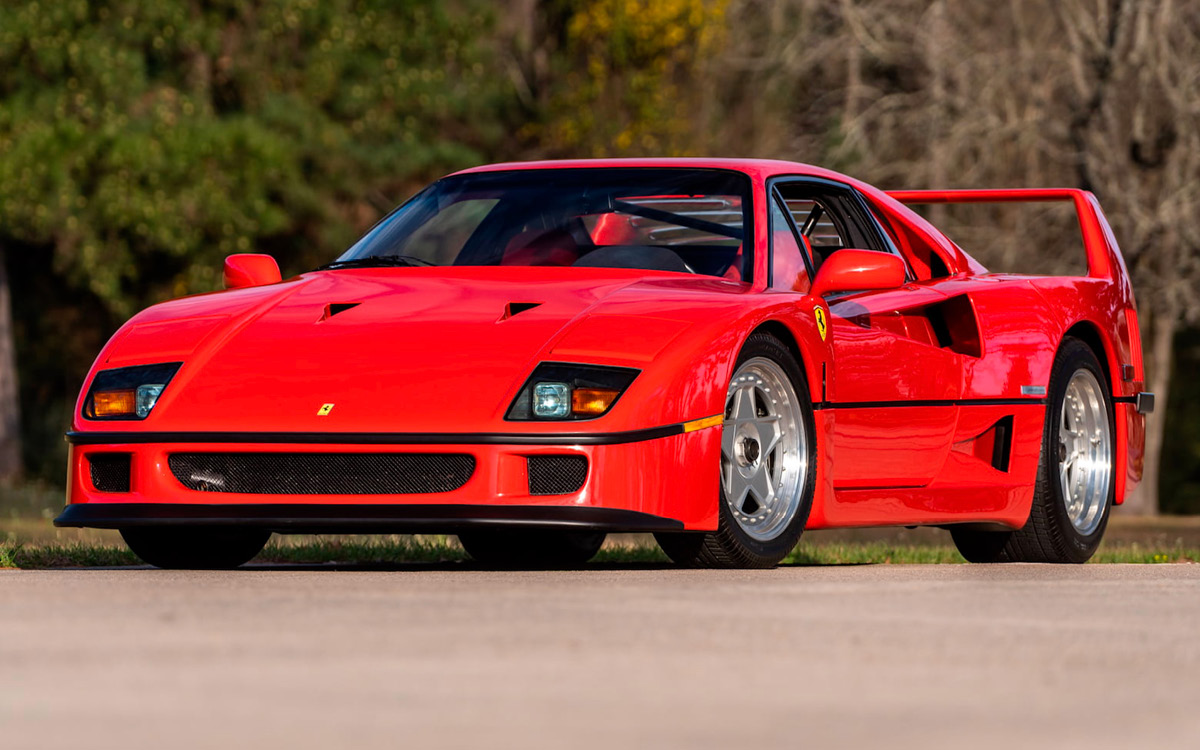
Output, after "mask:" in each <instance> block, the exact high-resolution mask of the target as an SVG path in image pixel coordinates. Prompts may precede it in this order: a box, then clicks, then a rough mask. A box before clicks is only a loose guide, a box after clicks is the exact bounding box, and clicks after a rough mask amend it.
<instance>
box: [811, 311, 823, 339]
mask: <svg viewBox="0 0 1200 750" xmlns="http://www.w3.org/2000/svg"><path fill="white" fill-rule="evenodd" d="M813 317H814V318H816V319H817V333H819V334H821V340H822V341H824V340H825V331H826V327H825V308H823V307H814V308H813Z"/></svg>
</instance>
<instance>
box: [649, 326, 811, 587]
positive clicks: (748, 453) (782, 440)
mask: <svg viewBox="0 0 1200 750" xmlns="http://www.w3.org/2000/svg"><path fill="white" fill-rule="evenodd" d="M800 394H805V396H801V395H800ZM812 424H813V420H812V406H811V404H809V401H808V398H807V388H806V387H805V380H804V374H803V373H802V372H801V370H800V366H799V365H798V364H797V363H796V360H795V358H794V357H792V355H791V354H790V353H789V352H788V350H787V349H786V348H785V347H784V346H783V344H781V343H780V342H779V340H778V339H776V338H774V337H773V336H770V335H768V334H765V333H756V334H754V335H752V336H751V337H750V338H749V340H747V342H746V345H745V346H744V347H742V351H741V353H740V354H739V355H738V361H737V366H736V368H735V369H734V373H733V377H732V378H731V379H730V382H729V390H728V391H727V393H726V397H725V422H724V426H723V427H722V432H721V476H720V482H721V505H720V517H719V522H718V527H717V530H716V531H715V532H712V533H700V534H697V533H669V534H668V533H663V534H657V535H656V538H657V539H658V543H659V545H660V546H662V548H663V551H664V552H666V553H667V556H668V557H670V558H671V559H672V560H674V561H675V562H677V563H679V564H680V565H688V566H693V567H709V568H770V567H774V566H775V565H776V564H778V563H779V561H780V560H782V559H783V558H784V557H786V556H787V554H788V553H789V552H791V551H792V548H794V547H795V546H796V543H797V542H798V541H800V535H801V534H802V533H803V532H804V525H805V523H806V522H807V521H808V512H809V509H810V508H811V506H812V494H813V488H814V482H813V479H812V476H813V474H814V468H815V466H816V444H815V441H814V440H813V427H812Z"/></svg>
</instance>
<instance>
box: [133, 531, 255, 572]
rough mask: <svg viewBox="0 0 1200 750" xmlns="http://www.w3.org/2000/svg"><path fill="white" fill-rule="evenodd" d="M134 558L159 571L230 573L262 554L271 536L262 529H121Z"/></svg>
mask: <svg viewBox="0 0 1200 750" xmlns="http://www.w3.org/2000/svg"><path fill="white" fill-rule="evenodd" d="M121 536H122V538H124V539H125V544H127V545H129V549H131V550H133V554H135V555H137V556H138V557H140V558H141V559H142V560H143V561H145V562H146V563H148V564H150V565H153V566H154V567H156V568H168V569H175V570H229V569H231V568H236V567H238V566H239V565H244V564H245V563H248V562H250V561H251V560H253V559H254V556H255V555H257V554H258V553H259V552H262V548H263V547H265V546H266V544H267V540H268V539H270V538H271V532H269V531H264V530H262V529H239V528H225V527H211V528H134V529H121Z"/></svg>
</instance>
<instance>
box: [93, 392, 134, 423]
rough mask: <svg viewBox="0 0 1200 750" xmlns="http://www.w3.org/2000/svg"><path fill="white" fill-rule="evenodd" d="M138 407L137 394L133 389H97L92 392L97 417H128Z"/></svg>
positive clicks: (94, 411) (94, 412) (94, 414)
mask: <svg viewBox="0 0 1200 750" xmlns="http://www.w3.org/2000/svg"><path fill="white" fill-rule="evenodd" d="M136 409H137V396H136V394H135V393H134V391H133V389H129V390H122V391H97V392H96V393H93V394H92V414H91V415H90V416H96V417H127V416H129V415H131V414H133V413H134V412H135V411H136Z"/></svg>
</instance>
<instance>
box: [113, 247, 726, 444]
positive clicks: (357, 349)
mask: <svg viewBox="0 0 1200 750" xmlns="http://www.w3.org/2000/svg"><path fill="white" fill-rule="evenodd" d="M682 281H683V283H684V284H690V285H691V289H692V290H693V291H695V290H696V289H697V288H699V289H701V290H703V291H708V292H711V291H713V289H717V290H720V289H724V290H725V291H729V290H730V287H729V285H728V283H727V282H721V281H719V280H715V279H714V280H711V281H709V280H700V279H691V278H685V279H683V280H682ZM680 283H681V281H680V279H679V277H678V275H664V276H662V277H649V278H648V277H646V276H645V273H644V272H637V271H625V270H611V271H608V270H604V271H597V270H596V269H569V268H568V269H555V271H554V272H552V273H547V272H546V269H529V268H520V269H504V268H489V269H468V268H462V269H446V268H428V269H426V268H420V269H416V268H404V269H358V270H339V271H332V272H320V273H312V274H307V275H304V276H301V277H298V278H296V279H292V280H289V281H286V282H283V283H280V284H276V285H272V286H268V287H256V288H251V289H239V290H231V291H228V292H220V293H215V294H210V295H199V296H196V297H191V298H185V299H182V300H176V301H173V302H169V303H164V304H163V305H159V306H156V307H155V308H151V309H150V310H147V311H146V312H144V313H142V314H141V315H139V316H138V317H136V318H135V319H134V320H132V321H130V323H129V324H127V325H126V327H125V328H123V329H122V331H120V332H119V333H118V334H117V336H115V337H114V339H113V341H112V342H110V345H109V347H108V348H107V349H106V351H105V352H104V353H103V354H102V355H101V362H102V364H99V365H98V367H102V368H106V367H119V366H125V365H130V364H136V363H145V362H162V361H172V360H174V361H180V362H182V363H183V365H182V367H181V368H180V370H179V372H178V374H177V375H176V376H175V378H174V380H173V381H172V382H171V384H170V385H169V387H168V388H167V390H166V392H164V394H163V396H162V397H161V399H160V400H159V403H158V405H157V406H156V407H155V410H154V412H153V413H152V414H151V415H150V417H149V418H147V419H146V420H145V421H144V422H140V423H136V424H134V423H115V422H110V423H105V427H106V428H107V427H114V428H116V429H122V428H125V426H126V425H127V426H128V428H130V429H135V428H138V427H139V426H140V429H148V430H154V431H159V430H164V431H206V432H207V431H215V432H226V431H255V432H259V431H279V432H405V433H410V432H412V433H457V432H486V431H513V430H514V428H515V429H534V430H537V429H544V428H554V427H557V428H558V429H562V425H561V424H559V425H550V424H544V423H538V424H536V425H530V424H528V423H525V424H520V423H511V422H504V419H503V417H504V414H505V412H506V411H507V408H508V406H509V404H510V403H511V402H512V399H513V398H514V397H515V395H516V393H517V391H518V390H519V388H520V387H521V385H522V384H523V383H524V382H525V380H526V379H527V378H528V376H529V374H530V373H531V371H532V370H533V368H534V366H535V365H536V364H537V362H538V361H541V360H543V359H551V360H555V361H586V362H600V363H610V364H622V365H625V366H636V367H645V366H646V365H647V364H648V363H649V362H650V361H651V360H653V358H654V356H655V354H656V353H657V352H658V351H660V350H661V349H662V348H663V347H664V346H666V345H667V344H668V343H669V342H670V341H671V340H672V339H674V338H675V337H676V336H678V335H679V334H680V333H681V332H682V331H683V330H684V329H685V328H687V327H688V325H689V323H688V321H687V319H686V316H683V317H672V316H671V315H669V314H668V315H662V314H655V315H651V316H646V315H644V314H640V313H644V312H645V305H646V301H647V300H648V299H653V298H654V296H655V293H654V289H655V287H656V286H660V287H662V289H671V288H672V287H678V285H679V284H680ZM614 303H617V304H614ZM623 311H624V312H623ZM330 404H332V406H328V405H330ZM618 406H620V405H618ZM614 411H615V410H614ZM93 424H94V423H93Z"/></svg>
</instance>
